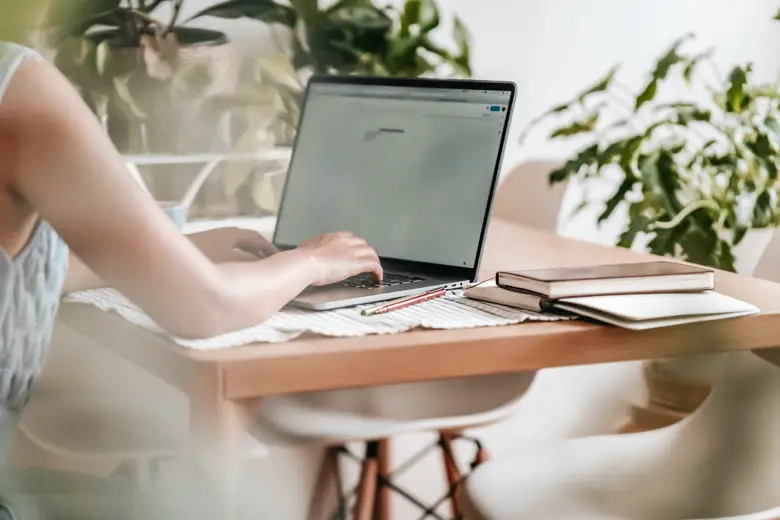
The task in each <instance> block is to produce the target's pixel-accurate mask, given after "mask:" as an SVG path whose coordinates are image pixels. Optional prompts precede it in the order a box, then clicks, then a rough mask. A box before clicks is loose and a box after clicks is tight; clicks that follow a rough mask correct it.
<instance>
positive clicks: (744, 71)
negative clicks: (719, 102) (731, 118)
mask: <svg viewBox="0 0 780 520" xmlns="http://www.w3.org/2000/svg"><path fill="white" fill-rule="evenodd" d="M751 70H752V66H751V65H748V66H746V67H744V68H743V67H734V68H733V69H732V71H731V74H729V88H728V90H727V91H726V110H727V111H729V112H734V113H737V114H740V113H742V112H743V110H744V109H745V108H746V107H747V105H748V104H749V102H750V99H749V96H748V95H747V93H746V87H747V84H748V77H749V76H750V72H751Z"/></svg>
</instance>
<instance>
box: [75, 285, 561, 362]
mask: <svg viewBox="0 0 780 520" xmlns="http://www.w3.org/2000/svg"><path fill="white" fill-rule="evenodd" d="M65 301H66V302H68V303H79V304H85V305H92V306H94V307H97V308H99V309H101V310H103V311H107V312H114V313H116V314H118V315H119V316H121V317H122V318H124V319H125V320H127V321H128V322H130V323H132V324H134V325H136V326H138V327H141V328H143V329H146V330H148V331H150V332H154V333H156V334H162V335H166V336H168V337H170V338H171V339H172V340H173V341H174V342H175V343H177V344H179V345H181V346H182V347H187V348H192V349H197V350H209V349H220V348H229V347H238V346H242V345H249V344H252V343H278V342H284V341H289V340H291V339H294V338H296V337H298V336H300V335H302V334H304V333H307V332H310V333H314V334H319V335H322V336H330V337H355V336H367V335H370V334H397V333H400V332H405V331H408V330H411V329H416V328H427V329H464V328H474V327H495V326H499V325H513V324H517V323H521V322H524V321H558V320H564V319H568V318H564V317H561V316H556V315H550V314H535V313H530V312H523V311H520V310H517V309H512V308H509V307H503V306H500V305H492V304H489V303H482V302H478V301H474V300H471V299H469V298H466V297H464V296H463V293H462V291H455V292H451V293H449V294H448V295H447V296H446V297H443V298H439V299H437V300H432V301H429V302H426V303H422V304H420V305H415V306H412V307H407V308H405V309H401V310H398V311H394V312H391V313H387V314H382V315H378V316H370V317H366V316H361V315H360V309H361V307H352V308H347V309H339V310H333V311H323V312H313V311H306V310H302V309H294V308H290V309H284V310H282V311H281V312H279V313H277V314H276V315H274V316H273V317H271V318H270V319H269V320H267V321H266V322H264V323H262V324H260V325H256V326H254V327H250V328H248V329H244V330H240V331H237V332H231V333H229V334H223V335H221V336H216V337H213V338H208V339H200V340H185V339H182V338H177V337H172V336H170V335H169V334H167V333H166V332H165V331H164V330H163V329H162V328H161V327H159V326H158V325H157V324H156V323H155V322H154V321H153V320H152V319H151V318H150V317H149V316H147V315H146V313H144V312H143V311H142V310H141V309H139V308H138V307H137V306H136V305H135V304H133V303H132V302H131V301H130V300H128V299H127V298H125V297H124V296H123V295H122V294H120V293H119V292H117V291H115V290H112V289H98V290H94V291H85V292H80V293H74V294H71V295H69V296H67V297H66V298H65Z"/></svg>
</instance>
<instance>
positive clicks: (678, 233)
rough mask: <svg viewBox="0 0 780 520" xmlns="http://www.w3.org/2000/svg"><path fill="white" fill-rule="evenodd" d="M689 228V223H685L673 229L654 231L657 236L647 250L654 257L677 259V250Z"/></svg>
mask: <svg viewBox="0 0 780 520" xmlns="http://www.w3.org/2000/svg"><path fill="white" fill-rule="evenodd" d="M689 227H690V226H689V225H688V223H687V222H685V221H683V222H682V223H681V224H680V225H679V226H677V227H675V228H672V229H657V230H655V231H654V233H655V236H654V237H653V238H652V239H651V240H650V242H649V243H648V244H647V248H648V249H649V250H650V252H651V253H653V254H654V255H660V256H671V257H675V256H677V255H676V254H675V253H676V251H675V248H676V247H677V244H678V243H679V241H680V238H681V237H682V236H683V235H684V234H685V233H686V232H687V230H688V228H689Z"/></svg>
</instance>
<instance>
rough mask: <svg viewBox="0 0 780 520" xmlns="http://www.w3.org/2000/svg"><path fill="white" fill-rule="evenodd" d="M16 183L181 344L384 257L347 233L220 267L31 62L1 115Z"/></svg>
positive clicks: (77, 251) (83, 255)
mask: <svg viewBox="0 0 780 520" xmlns="http://www.w3.org/2000/svg"><path fill="white" fill-rule="evenodd" d="M0 141H5V142H6V146H5V147H4V149H6V150H9V151H10V152H9V155H10V157H8V160H7V161H6V160H5V159H6V158H5V157H4V162H5V163H6V165H7V166H8V169H7V170H5V171H8V172H9V173H8V175H11V176H12V179H11V185H12V186H13V187H14V189H15V190H16V191H17V192H18V193H17V194H18V195H19V196H20V197H21V198H22V199H23V200H25V201H26V202H27V203H28V204H30V206H31V207H32V208H33V209H34V210H35V211H37V212H39V213H40V214H41V216H42V218H44V219H45V220H47V221H48V222H49V223H50V224H51V225H52V226H53V227H54V228H55V229H56V230H57V232H58V233H59V234H60V236H62V237H63V239H64V240H65V241H66V242H67V243H68V245H69V246H70V248H71V250H72V251H73V254H74V255H75V256H76V257H78V258H80V259H81V260H83V263H84V264H85V265H86V266H88V267H89V270H91V271H92V272H93V273H94V274H95V275H96V276H97V277H99V279H102V280H105V281H106V282H107V283H109V284H110V285H112V286H114V287H116V288H117V289H119V290H121V291H122V292H123V293H124V294H126V295H127V296H128V297H129V298H131V299H132V300H134V301H135V302H136V303H137V304H138V305H139V306H140V307H141V308H143V309H144V310H145V311H146V312H147V313H149V315H150V316H151V317H152V318H153V319H155V320H156V321H157V322H158V323H159V324H160V325H161V326H162V327H164V328H166V329H168V330H169V331H171V332H172V333H174V334H178V335H181V336H188V337H203V336H210V335H214V334H218V333H221V332H226V331H230V330H235V329H238V328H242V327H247V326H250V325H253V324H255V323H259V322H261V321H262V320H264V319H266V318H268V317H269V316H270V315H271V314H273V313H274V312H276V311H277V310H278V309H280V308H281V307H282V306H284V305H285V304H286V303H287V302H289V301H290V300H291V299H292V298H294V297H295V296H296V295H297V294H298V293H300V292H301V291H302V290H303V289H304V288H306V287H307V286H308V285H311V284H312V283H328V282H333V281H337V280H338V278H339V277H348V276H350V275H353V274H357V273H359V272H365V271H373V272H375V273H376V274H377V275H378V276H381V267H380V266H379V261H378V259H377V258H376V254H375V253H374V252H373V249H371V248H370V247H368V246H367V245H366V244H365V242H362V241H360V240H359V239H356V238H354V237H352V236H351V235H348V234H336V235H331V236H328V237H325V238H324V239H320V240H319V241H314V242H311V243H309V244H307V245H306V247H302V248H299V249H297V250H294V251H287V252H283V253H278V254H276V255H273V256H271V257H269V258H267V259H265V260H262V261H258V262H251V263H247V262H244V263H227V264H220V265H215V264H214V263H213V262H211V261H210V260H209V259H208V258H207V257H206V256H205V255H204V254H202V253H201V251H199V250H198V248H197V247H196V246H195V245H194V244H193V243H192V242H191V241H190V240H187V239H186V238H185V237H184V236H183V235H182V234H181V233H180V232H179V231H178V229H176V227H175V226H174V225H173V223H172V222H171V221H170V219H168V217H167V216H166V215H165V214H164V213H163V211H162V210H161V209H160V208H159V207H158V205H157V203H156V202H155V201H154V200H153V199H152V198H151V196H149V194H147V193H146V192H145V191H144V190H143V189H142V188H141V187H140V186H139V185H138V184H137V183H136V182H135V180H133V179H132V178H131V177H130V176H129V175H127V172H126V169H125V166H124V163H123V161H122V159H121V157H120V155H119V154H118V153H117V151H116V149H115V148H114V147H113V145H112V143H111V142H110V140H109V139H108V137H107V136H106V134H105V133H104V132H103V129H102V128H101V126H100V125H99V123H98V122H97V120H96V118H95V117H94V116H93V114H92V113H91V112H90V111H89V109H88V108H87V107H86V105H85V104H84V103H83V102H82V100H81V98H80V97H79V96H78V94H77V93H76V91H75V90H74V89H73V88H72V87H71V86H70V84H69V83H68V82H67V80H66V79H65V78H64V77H63V76H62V75H61V74H60V73H59V72H58V71H57V70H56V69H55V68H54V67H53V66H51V65H50V64H47V63H45V62H34V61H30V62H26V63H25V64H24V65H23V66H22V67H20V69H19V71H18V72H17V74H16V75H15V77H14V78H13V80H12V81H11V83H10V85H9V87H8V90H7V92H6V95H5V97H4V99H3V103H2V105H0Z"/></svg>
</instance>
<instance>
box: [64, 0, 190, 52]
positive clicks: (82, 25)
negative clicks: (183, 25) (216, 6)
mask: <svg viewBox="0 0 780 520" xmlns="http://www.w3.org/2000/svg"><path fill="white" fill-rule="evenodd" d="M168 5H169V6H170V8H171V9H170V10H171V16H170V18H169V19H168V20H165V21H163V20H161V19H159V18H157V17H155V13H156V12H158V11H159V9H160V8H161V7H164V6H168ZM183 5H184V0H76V1H71V2H58V1H56V0H55V1H52V2H51V3H50V9H49V15H48V18H49V21H50V22H51V23H50V25H49V30H50V33H51V37H52V38H54V40H55V41H62V40H64V39H67V38H74V37H75V38H86V37H90V36H92V39H93V40H95V41H97V42H99V41H101V40H102V39H111V44H112V45H113V46H114V47H140V46H141V43H142V38H143V37H144V36H150V35H161V36H167V35H168V34H170V33H173V32H175V30H176V29H177V28H178V22H179V18H180V16H181V10H182V7H183Z"/></svg>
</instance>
